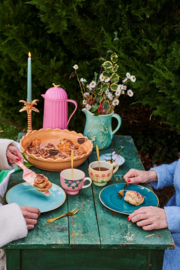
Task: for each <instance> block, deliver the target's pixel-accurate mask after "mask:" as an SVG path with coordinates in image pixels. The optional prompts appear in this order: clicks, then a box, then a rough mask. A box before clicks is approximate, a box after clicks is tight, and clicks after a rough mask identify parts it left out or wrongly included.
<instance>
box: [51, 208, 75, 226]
mask: <svg viewBox="0 0 180 270" xmlns="http://www.w3.org/2000/svg"><path fill="white" fill-rule="evenodd" d="M78 211H79V209H77V208H75V209H73V210H72V211H70V212H68V213H66V214H63V215H60V216H58V217H55V218H50V219H48V220H46V221H47V222H48V223H52V222H54V221H55V220H56V219H59V218H62V217H65V216H73V215H75V214H76V213H77V212H78Z"/></svg>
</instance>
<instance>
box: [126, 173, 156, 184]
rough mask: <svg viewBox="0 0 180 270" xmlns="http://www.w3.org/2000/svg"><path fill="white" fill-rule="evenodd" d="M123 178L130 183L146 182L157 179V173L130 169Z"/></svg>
mask: <svg viewBox="0 0 180 270" xmlns="http://www.w3.org/2000/svg"><path fill="white" fill-rule="evenodd" d="M124 180H125V181H126V182H128V183H131V184H139V183H148V182H151V181H157V174H156V172H155V171H141V170H136V169H131V170H129V171H128V172H127V173H126V174H125V175H124Z"/></svg>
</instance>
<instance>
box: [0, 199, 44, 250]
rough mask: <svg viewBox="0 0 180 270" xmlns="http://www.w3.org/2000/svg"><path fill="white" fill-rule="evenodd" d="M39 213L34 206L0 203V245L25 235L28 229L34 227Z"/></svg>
mask: <svg viewBox="0 0 180 270" xmlns="http://www.w3.org/2000/svg"><path fill="white" fill-rule="evenodd" d="M39 215H40V211H39V209H38V208H36V207H29V206H21V207H19V206H18V205H17V204H16V203H11V204H8V205H4V206H3V205H0V247H2V246H4V245H6V244H8V243H10V242H12V241H14V240H17V239H21V238H23V237H25V236H26V235H27V232H28V230H32V229H34V226H35V225H36V223H37V219H38V217H39Z"/></svg>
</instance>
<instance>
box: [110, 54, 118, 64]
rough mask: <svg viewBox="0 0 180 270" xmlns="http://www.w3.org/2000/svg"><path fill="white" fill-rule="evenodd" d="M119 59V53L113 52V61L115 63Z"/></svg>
mask: <svg viewBox="0 0 180 270" xmlns="http://www.w3.org/2000/svg"><path fill="white" fill-rule="evenodd" d="M117 60H118V56H117V54H116V53H113V54H112V55H111V61H112V62H113V63H116V62H117Z"/></svg>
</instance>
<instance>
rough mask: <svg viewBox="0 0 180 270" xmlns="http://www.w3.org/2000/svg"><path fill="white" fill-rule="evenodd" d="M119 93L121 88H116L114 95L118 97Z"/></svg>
mask: <svg viewBox="0 0 180 270" xmlns="http://www.w3.org/2000/svg"><path fill="white" fill-rule="evenodd" d="M120 94H121V90H120V89H117V90H116V92H115V95H116V96H117V97H119V96H120Z"/></svg>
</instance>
